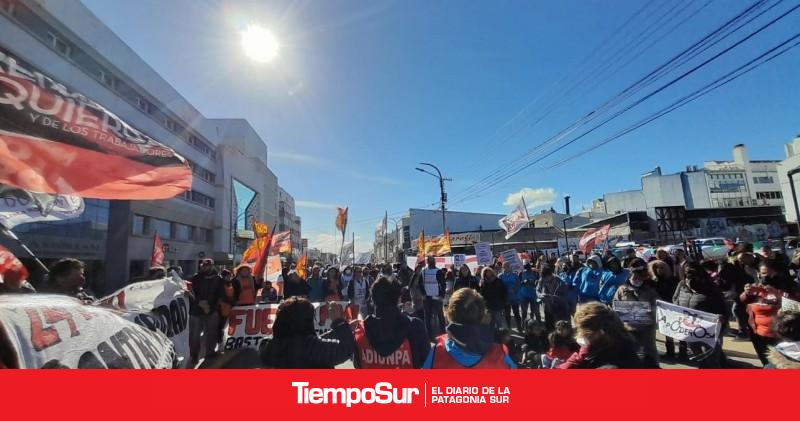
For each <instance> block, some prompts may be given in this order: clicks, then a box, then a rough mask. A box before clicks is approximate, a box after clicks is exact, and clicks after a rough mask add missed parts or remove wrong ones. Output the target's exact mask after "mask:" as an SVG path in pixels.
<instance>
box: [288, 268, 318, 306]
mask: <svg viewBox="0 0 800 421" xmlns="http://www.w3.org/2000/svg"><path fill="white" fill-rule="evenodd" d="M297 280H300V281H301V283H297ZM292 281H293V283H292V285H291V286H290V285H288V283H287V282H285V281H284V285H283V295H284V296H285V297H286V298H289V297H305V296H307V297H308V299H309V301H311V302H312V303H317V302H320V301H322V299H323V298H325V293H324V286H325V280H324V279H322V267H320V266H319V265H314V267H312V268H311V276H310V277H309V278H308V279H307V280H305V281H304V280H302V279H301V278H300V277H299V276H297V277H295V279H293V280H292Z"/></svg>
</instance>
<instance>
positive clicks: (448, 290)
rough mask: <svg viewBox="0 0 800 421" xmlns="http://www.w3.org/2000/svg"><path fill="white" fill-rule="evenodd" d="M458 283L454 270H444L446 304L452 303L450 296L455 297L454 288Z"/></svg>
mask: <svg viewBox="0 0 800 421" xmlns="http://www.w3.org/2000/svg"><path fill="white" fill-rule="evenodd" d="M455 282H456V274H455V272H454V271H453V270H452V269H445V270H444V304H445V305H447V303H448V302H450V296H452V295H453V287H454V286H455Z"/></svg>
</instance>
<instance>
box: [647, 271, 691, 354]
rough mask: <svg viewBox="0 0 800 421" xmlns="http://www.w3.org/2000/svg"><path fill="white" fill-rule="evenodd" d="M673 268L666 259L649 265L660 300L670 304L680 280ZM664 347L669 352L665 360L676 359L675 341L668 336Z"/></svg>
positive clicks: (651, 277)
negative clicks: (674, 273) (673, 272)
mask: <svg viewBox="0 0 800 421" xmlns="http://www.w3.org/2000/svg"><path fill="white" fill-rule="evenodd" d="M673 267H674V265H673V264H671V263H670V262H669V261H667V260H664V259H658V260H653V261H652V262H650V263H649V264H648V265H647V268H648V274H649V275H650V279H652V280H653V281H654V282H655V283H654V285H653V288H655V290H656V292H657V293H658V299H660V300H661V301H665V302H668V303H671V302H672V296H673V295H675V290H676V289H677V287H678V279H677V278H675V276H673V274H672V268H673ZM664 346H665V347H666V349H667V351H666V353H664V355H663V358H675V341H674V340H673V339H672V338H670V337H669V336H667V338H666V339H665V345H664ZM684 347H685V345H684ZM684 353H685V351H684Z"/></svg>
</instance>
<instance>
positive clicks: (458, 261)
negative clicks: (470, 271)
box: [453, 254, 467, 269]
mask: <svg viewBox="0 0 800 421" xmlns="http://www.w3.org/2000/svg"><path fill="white" fill-rule="evenodd" d="M466 262H467V255H466V254H454V255H453V267H454V268H456V269H458V268H460V267H461V266H463V265H464V264H465V263H466Z"/></svg>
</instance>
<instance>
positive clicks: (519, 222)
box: [497, 202, 530, 240]
mask: <svg viewBox="0 0 800 421" xmlns="http://www.w3.org/2000/svg"><path fill="white" fill-rule="evenodd" d="M497 222H498V224H499V225H500V228H502V229H504V230H505V231H506V240H508V239H509V238H511V237H513V236H514V234H516V233H518V232H519V231H520V230H521V229H523V228H525V226H527V225H528V222H530V218H529V217H528V208H526V207H525V202H520V203H519V205H517V207H516V209H514V210H513V211H511V213H509V214H508V215H506V216H504V217H503V218H501V219H500V220H499V221H497Z"/></svg>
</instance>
